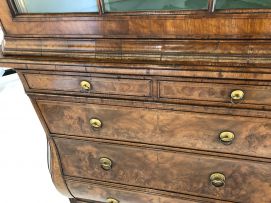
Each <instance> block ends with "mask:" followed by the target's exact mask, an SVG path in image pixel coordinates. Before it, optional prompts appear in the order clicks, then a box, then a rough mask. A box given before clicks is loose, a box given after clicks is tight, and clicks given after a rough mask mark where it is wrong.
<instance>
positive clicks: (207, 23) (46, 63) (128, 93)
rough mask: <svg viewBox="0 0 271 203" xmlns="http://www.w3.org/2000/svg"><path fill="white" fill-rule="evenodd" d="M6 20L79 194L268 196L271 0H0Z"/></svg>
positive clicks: (119, 201) (184, 202)
mask: <svg viewBox="0 0 271 203" xmlns="http://www.w3.org/2000/svg"><path fill="white" fill-rule="evenodd" d="M0 19H1V26H2V28H3V30H4V32H5V39H4V42H3V46H2V53H1V59H0V63H1V66H4V67H12V68H15V69H16V70H17V72H18V74H19V76H20V78H21V81H22V82H23V84H24V88H25V91H26V93H27V94H28V96H29V97H30V99H31V101H32V103H33V106H34V107H35V109H36V111H37V114H38V115H39V118H40V120H41V122H42V124H43V126H44V129H45V131H46V133H47V139H48V143H49V168H50V173H51V176H52V180H53V182H54V184H55V186H56V188H57V189H58V190H59V191H60V192H61V193H62V194H64V195H66V196H67V197H68V198H70V201H71V202H78V203H79V202H81V203H83V202H107V203H171V202H175V203H192V202H243V203H270V202H271V114H270V111H271V58H270V57H271V41H270V40H271V1H270V0H216V1H215V0H209V1H208V0H156V1H154V0H144V1H143V0H104V1H102V0H98V1H96V0H78V1H71V0H60V1H53V0H48V1H42V0H14V1H11V0H0ZM29 130H31V129H29ZM24 136H27V135H24ZM33 153H34V152H33Z"/></svg>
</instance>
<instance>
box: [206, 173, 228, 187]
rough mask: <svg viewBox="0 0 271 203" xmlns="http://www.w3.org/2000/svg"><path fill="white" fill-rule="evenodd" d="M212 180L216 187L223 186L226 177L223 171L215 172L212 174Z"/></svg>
mask: <svg viewBox="0 0 271 203" xmlns="http://www.w3.org/2000/svg"><path fill="white" fill-rule="evenodd" d="M210 181H211V183H212V185H213V186H215V187H223V186H224V185H225V181H226V177H225V176H224V175H223V174H222V173H213V174H211V175H210Z"/></svg>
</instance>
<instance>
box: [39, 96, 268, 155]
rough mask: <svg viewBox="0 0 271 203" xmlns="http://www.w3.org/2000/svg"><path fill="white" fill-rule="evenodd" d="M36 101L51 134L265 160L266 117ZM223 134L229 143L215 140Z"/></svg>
mask: <svg viewBox="0 0 271 203" xmlns="http://www.w3.org/2000/svg"><path fill="white" fill-rule="evenodd" d="M37 104H38V106H39V108H40V110H41V112H42V115H43V117H44V119H45V121H46V123H47V125H48V128H49V131H50V132H51V133H53V134H66V135H74V136H83V137H94V138H103V139H112V140H124V141H131V142H143V143H149V144H156V145H164V146H170V147H181V148H189V149H197V150H206V151H215V152H219V153H221V154H229V153H230V154H241V155H248V156H257V157H265V158H271V147H270V146H271V122H270V121H269V120H268V119H260V118H251V117H240V116H227V115H215V114H203V113H193V112H182V111H173V110H172V111H169V110H160V109H145V108H132V107H122V106H109V105H97V104H83V103H81V104H79V103H70V102H60V101H43V100H38V101H37ZM93 119H97V120H99V121H100V122H101V126H100V128H94V127H92V125H91V124H90V120H93ZM223 132H229V133H232V134H233V135H234V138H233V139H232V141H230V142H221V140H220V137H221V136H222V135H223ZM224 134H225V133H224ZM226 136H228V135H227V134H226ZM223 139H224V138H223V137H222V140H223Z"/></svg>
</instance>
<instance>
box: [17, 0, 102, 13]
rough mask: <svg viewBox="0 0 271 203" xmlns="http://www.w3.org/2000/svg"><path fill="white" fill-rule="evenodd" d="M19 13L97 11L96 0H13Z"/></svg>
mask: <svg viewBox="0 0 271 203" xmlns="http://www.w3.org/2000/svg"><path fill="white" fill-rule="evenodd" d="M14 3H15V5H16V7H17V10H18V12H19V13H81V12H98V6H97V1H96V0H14Z"/></svg>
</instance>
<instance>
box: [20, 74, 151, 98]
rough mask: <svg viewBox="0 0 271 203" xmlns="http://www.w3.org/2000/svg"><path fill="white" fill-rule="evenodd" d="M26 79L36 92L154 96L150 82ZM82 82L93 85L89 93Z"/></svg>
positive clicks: (50, 77) (57, 77)
mask: <svg viewBox="0 0 271 203" xmlns="http://www.w3.org/2000/svg"><path fill="white" fill-rule="evenodd" d="M24 77H25V79H26V81H27V84H28V86H29V88H30V89H34V90H48V91H64V92H81V93H88V92H89V93H93V94H115V95H128V96H129V95H130V96H142V97H147V96H151V94H152V92H151V89H152V86H151V85H152V84H151V81H150V80H140V79H132V78H129V79H119V78H110V77H107V78H106V77H104V78H103V77H82V76H63V75H39V74H24ZM81 81H88V82H89V83H90V85H91V89H90V90H89V91H84V90H82V88H81V86H80V82H81ZM84 95H86V94H84Z"/></svg>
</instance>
